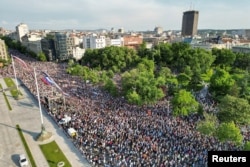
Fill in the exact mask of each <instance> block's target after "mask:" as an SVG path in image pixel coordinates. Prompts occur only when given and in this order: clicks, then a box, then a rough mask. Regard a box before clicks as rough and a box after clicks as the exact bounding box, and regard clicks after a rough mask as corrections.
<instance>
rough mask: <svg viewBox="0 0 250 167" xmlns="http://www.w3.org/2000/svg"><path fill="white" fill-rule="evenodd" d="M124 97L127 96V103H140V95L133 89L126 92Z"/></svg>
mask: <svg viewBox="0 0 250 167" xmlns="http://www.w3.org/2000/svg"><path fill="white" fill-rule="evenodd" d="M126 98H127V100H128V102H129V103H132V104H136V105H141V104H142V100H141V97H140V95H139V94H138V93H137V92H136V91H135V90H130V91H129V92H128V93H127V94H126Z"/></svg>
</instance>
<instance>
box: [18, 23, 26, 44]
mask: <svg viewBox="0 0 250 167" xmlns="http://www.w3.org/2000/svg"><path fill="white" fill-rule="evenodd" d="M16 33H17V40H18V41H20V42H22V37H23V36H25V35H27V34H28V33H29V28H28V25H27V24H23V23H21V24H19V25H17V26H16Z"/></svg>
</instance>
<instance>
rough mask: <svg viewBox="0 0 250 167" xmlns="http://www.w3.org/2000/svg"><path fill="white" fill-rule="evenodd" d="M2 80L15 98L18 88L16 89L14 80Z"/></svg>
mask: <svg viewBox="0 0 250 167" xmlns="http://www.w3.org/2000/svg"><path fill="white" fill-rule="evenodd" d="M4 82H5V83H6V85H7V86H8V88H12V89H10V93H11V95H12V96H13V97H14V98H15V99H16V98H18V94H19V93H18V90H17V89H16V84H15V83H14V81H13V80H12V79H11V78H4Z"/></svg>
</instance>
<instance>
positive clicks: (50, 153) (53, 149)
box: [40, 141, 71, 167]
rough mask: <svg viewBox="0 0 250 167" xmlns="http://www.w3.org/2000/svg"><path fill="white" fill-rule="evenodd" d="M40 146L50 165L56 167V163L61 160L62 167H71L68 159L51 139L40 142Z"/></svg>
mask: <svg viewBox="0 0 250 167" xmlns="http://www.w3.org/2000/svg"><path fill="white" fill-rule="evenodd" d="M40 148H41V150H42V152H43V154H44V156H45V158H46V160H47V161H48V163H49V166H50V167H57V164H58V163H59V162H61V161H63V162H64V164H65V165H64V167H71V165H70V163H69V161H68V160H67V158H66V157H65V155H64V154H63V152H62V151H61V149H60V148H59V147H58V145H57V144H56V142H55V141H52V142H50V143H48V144H42V145H40Z"/></svg>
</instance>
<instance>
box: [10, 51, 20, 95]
mask: <svg viewBox="0 0 250 167" xmlns="http://www.w3.org/2000/svg"><path fill="white" fill-rule="evenodd" d="M11 60H12V66H13V70H14V76H15V80H16V88H17V91H18V94H19V87H18V82H17V78H16V69H15V63H14V60H13V56H12V55H11Z"/></svg>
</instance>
